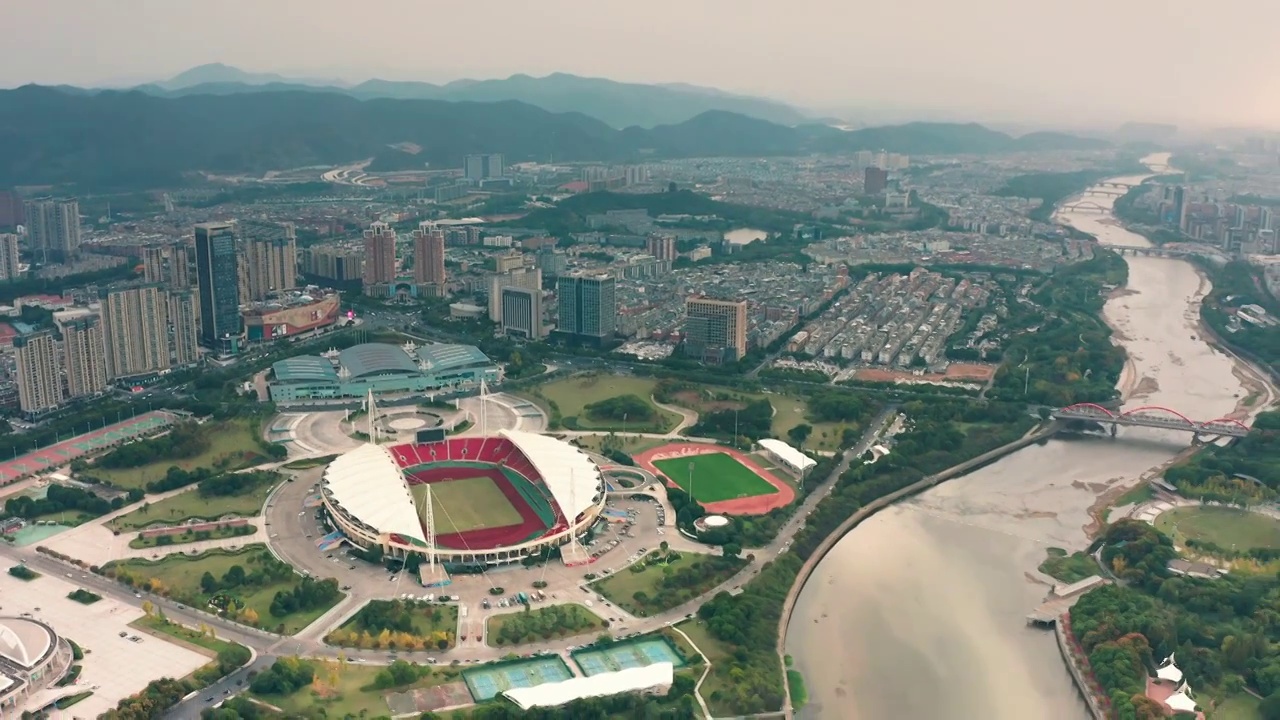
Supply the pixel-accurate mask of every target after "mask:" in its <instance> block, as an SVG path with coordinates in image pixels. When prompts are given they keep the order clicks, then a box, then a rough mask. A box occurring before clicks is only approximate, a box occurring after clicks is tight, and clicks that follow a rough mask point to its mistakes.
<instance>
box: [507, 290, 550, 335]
mask: <svg viewBox="0 0 1280 720" xmlns="http://www.w3.org/2000/svg"><path fill="white" fill-rule="evenodd" d="M502 331H503V332H504V333H506V334H508V335H518V336H520V337H525V338H529V339H530V340H537V339H538V338H540V337H542V291H541V290H530V289H529V288H522V287H504V288H502Z"/></svg>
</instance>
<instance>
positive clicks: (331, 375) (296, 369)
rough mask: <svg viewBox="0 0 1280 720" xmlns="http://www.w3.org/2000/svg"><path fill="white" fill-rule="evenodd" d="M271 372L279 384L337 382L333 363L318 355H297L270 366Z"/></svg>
mask: <svg viewBox="0 0 1280 720" xmlns="http://www.w3.org/2000/svg"><path fill="white" fill-rule="evenodd" d="M271 372H272V373H273V374H274V375H275V378H276V380H277V381H279V382H315V381H317V380H328V381H331V382H335V383H336V382H337V381H338V373H337V371H336V370H334V369H333V363H330V362H329V361H328V360H326V359H324V358H322V357H320V356H318V355H299V356H297V357H291V358H285V359H284V360H280V361H279V362H276V363H274V364H272V366H271Z"/></svg>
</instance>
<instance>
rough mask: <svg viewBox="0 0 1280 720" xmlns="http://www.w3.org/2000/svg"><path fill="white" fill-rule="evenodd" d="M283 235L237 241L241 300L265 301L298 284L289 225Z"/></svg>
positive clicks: (292, 238)
mask: <svg viewBox="0 0 1280 720" xmlns="http://www.w3.org/2000/svg"><path fill="white" fill-rule="evenodd" d="M289 225H290V228H289V234H288V236H286V237H277V238H269V239H257V240H246V241H243V242H241V247H242V248H243V252H242V254H241V265H240V267H241V270H240V274H241V277H242V278H243V281H242V283H241V287H242V293H241V296H240V300H241V302H246V301H255V302H256V301H259V300H265V299H266V298H267V297H268V296H269V295H271V293H277V292H283V291H285V290H292V289H294V288H296V287H298V241H297V239H296V238H295V237H294V236H293V233H292V223H290V224H289Z"/></svg>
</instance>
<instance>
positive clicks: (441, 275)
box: [413, 223, 445, 286]
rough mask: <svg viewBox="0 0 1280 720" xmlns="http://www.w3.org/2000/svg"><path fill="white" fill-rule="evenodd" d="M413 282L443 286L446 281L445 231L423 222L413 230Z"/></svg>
mask: <svg viewBox="0 0 1280 720" xmlns="http://www.w3.org/2000/svg"><path fill="white" fill-rule="evenodd" d="M413 282H414V283H416V284H418V285H435V286H442V285H444V283H445V269H444V231H443V230H440V229H439V228H437V227H435V226H434V225H433V224H432V223H422V224H420V225H418V229H417V230H414V231H413Z"/></svg>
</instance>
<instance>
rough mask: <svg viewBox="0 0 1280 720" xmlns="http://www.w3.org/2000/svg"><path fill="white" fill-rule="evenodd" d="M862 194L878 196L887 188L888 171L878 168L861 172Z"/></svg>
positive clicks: (869, 168) (870, 168)
mask: <svg viewBox="0 0 1280 720" xmlns="http://www.w3.org/2000/svg"><path fill="white" fill-rule="evenodd" d="M862 172H863V175H864V178H863V181H862V192H863V194H864V195H880V194H881V193H883V192H884V191H885V190H886V189H888V187H889V171H888V170H885V169H883V168H878V167H874V166H873V167H868V168H867V169H865V170H863V171H862Z"/></svg>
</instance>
